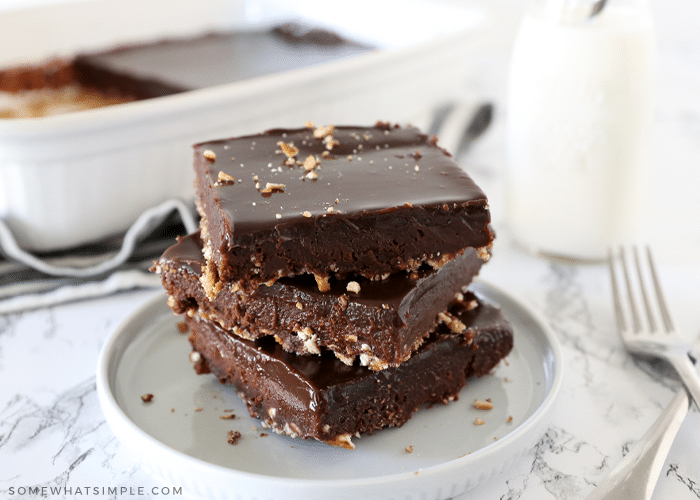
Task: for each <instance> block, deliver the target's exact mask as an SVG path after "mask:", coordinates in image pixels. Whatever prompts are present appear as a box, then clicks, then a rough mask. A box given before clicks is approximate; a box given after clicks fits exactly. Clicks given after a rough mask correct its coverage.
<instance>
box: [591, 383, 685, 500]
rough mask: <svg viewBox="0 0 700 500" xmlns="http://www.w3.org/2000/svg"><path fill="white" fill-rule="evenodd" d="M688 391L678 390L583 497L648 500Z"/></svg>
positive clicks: (676, 429) (611, 499) (609, 499)
mask: <svg viewBox="0 0 700 500" xmlns="http://www.w3.org/2000/svg"><path fill="white" fill-rule="evenodd" d="M688 404H689V399H688V393H687V392H686V391H685V390H684V389H681V390H680V391H678V393H676V396H675V397H674V398H673V399H672V400H671V402H670V403H669V405H668V406H667V407H666V409H665V410H664V411H663V413H661V415H659V417H658V418H657V419H656V421H655V422H654V423H653V424H652V426H651V427H650V428H649V430H648V431H647V432H646V433H645V434H644V436H642V438H641V439H640V440H639V441H638V442H637V444H636V445H635V446H634V447H633V448H632V450H630V452H629V453H628V454H627V455H625V458H623V459H622V461H621V462H620V463H619V464H618V465H617V467H615V468H614V469H613V470H612V472H610V474H608V476H607V477H606V478H605V479H603V481H601V482H600V484H598V486H597V487H596V489H595V490H593V492H591V494H590V495H589V496H588V497H586V500H619V499H621V498H625V499H626V498H635V499H638V500H648V499H650V498H651V496H652V493H653V492H654V487H655V486H656V482H657V480H658V478H659V475H660V473H661V469H662V467H663V465H664V462H665V461H666V456H667V455H668V452H669V450H670V449H671V445H672V444H673V440H674V438H675V437H676V433H677V432H678V429H680V427H681V424H682V423H683V420H685V416H686V414H687V413H688Z"/></svg>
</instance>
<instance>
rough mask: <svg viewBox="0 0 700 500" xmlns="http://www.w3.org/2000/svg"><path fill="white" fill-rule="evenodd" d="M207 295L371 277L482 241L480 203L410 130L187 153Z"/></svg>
mask: <svg viewBox="0 0 700 500" xmlns="http://www.w3.org/2000/svg"><path fill="white" fill-rule="evenodd" d="M194 168H195V173H196V180H195V192H196V195H197V203H198V209H199V211H200V215H201V216H202V221H201V227H202V239H203V241H204V243H205V257H206V258H207V268H206V270H205V273H204V276H203V280H202V281H203V284H204V287H205V290H206V291H207V294H208V295H209V296H210V297H214V296H216V294H217V293H218V292H219V290H220V289H221V287H222V286H223V283H224V282H234V283H236V285H237V286H239V287H242V288H244V287H256V286H258V285H259V284H260V283H265V282H268V283H269V282H274V281H275V280H277V279H278V278H281V277H285V276H295V275H299V274H304V273H308V274H313V275H314V276H315V278H316V280H317V282H318V286H319V289H321V290H322V291H323V290H325V289H327V288H328V280H329V278H330V277H336V278H338V279H344V278H346V277H347V276H349V275H352V274H356V275H360V276H363V277H365V278H368V279H381V278H383V277H386V276H388V275H390V274H393V273H397V272H400V271H404V270H407V269H408V270H415V269H418V268H419V267H420V266H421V265H422V264H424V263H428V264H430V265H431V266H433V267H435V268H439V267H441V266H442V265H444V264H445V263H446V262H448V261H449V260H450V259H453V258H454V257H456V256H457V255H459V254H461V253H462V252H464V250H465V249H467V248H473V249H476V250H477V251H478V253H479V255H480V256H481V257H482V258H483V259H484V260H486V259H487V258H488V249H489V248H490V245H491V243H492V240H493V234H492V232H491V230H490V227H489V223H490V213H489V208H488V202H487V199H486V195H485V194H484V193H483V191H482V190H481V189H480V188H479V187H478V186H477V185H476V184H475V183H474V181H473V180H472V179H471V178H470V177H469V176H468V175H467V173H466V172H465V171H464V170H462V169H461V168H460V167H459V165H458V164H457V163H456V162H455V161H454V159H453V158H452V157H451V156H450V154H449V153H447V152H446V151H444V150H443V149H441V148H440V147H438V145H437V140H436V139H435V138H432V139H431V138H428V137H427V136H426V135H425V134H422V133H421V132H420V131H419V130H418V129H416V128H414V127H399V126H391V125H389V124H385V123H377V124H376V125H375V126H371V127H352V126H343V127H316V128H314V127H313V126H312V125H311V124H309V126H308V127H305V128H300V129H293V130H284V129H276V130H270V131H267V132H265V133H262V134H258V135H251V136H246V137H238V138H232V139H225V140H218V141H211V142H204V143H200V144H197V145H195V154H194Z"/></svg>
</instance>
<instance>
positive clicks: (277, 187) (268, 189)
mask: <svg viewBox="0 0 700 500" xmlns="http://www.w3.org/2000/svg"><path fill="white" fill-rule="evenodd" d="M285 187H287V186H286V185H284V184H278V183H276V182H268V183H267V184H265V187H264V188H263V189H261V190H260V192H261V193H272V192H273V191H282V190H283V189H284V188H285Z"/></svg>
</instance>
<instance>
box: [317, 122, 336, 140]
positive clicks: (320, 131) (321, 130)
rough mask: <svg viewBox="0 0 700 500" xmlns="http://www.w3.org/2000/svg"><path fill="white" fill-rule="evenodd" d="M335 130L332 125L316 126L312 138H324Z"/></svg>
mask: <svg viewBox="0 0 700 500" xmlns="http://www.w3.org/2000/svg"><path fill="white" fill-rule="evenodd" d="M333 132H335V127H334V126H333V125H326V126H325V127H316V129H315V130H314V138H316V139H325V138H326V137H328V136H330V135H333Z"/></svg>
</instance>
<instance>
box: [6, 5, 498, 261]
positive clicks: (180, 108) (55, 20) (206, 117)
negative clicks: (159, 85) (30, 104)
mask: <svg viewBox="0 0 700 500" xmlns="http://www.w3.org/2000/svg"><path fill="white" fill-rule="evenodd" d="M291 5H293V7H292V6H291ZM486 17H487V11H485V10H484V9H483V8H480V7H475V6H473V5H470V4H466V5H459V4H455V3H453V4H449V3H448V4H445V3H441V2H436V1H435V0H425V1H394V0H383V1H382V0H374V1H370V0H355V1H353V2H352V3H344V2H338V3H334V2H325V1H319V0H313V1H312V0H305V1H297V2H287V3H284V2H281V1H280V2H275V1H263V0H260V1H254V2H253V1H249V2H243V0H239V1H236V0H200V1H198V2H170V1H167V0H149V1H148V2H142V1H141V0H118V1H115V0H94V1H92V2H72V3H64V4H60V5H57V6H53V5H52V6H47V7H41V8H34V9H25V10H21V11H13V12H6V13H2V14H0V46H1V47H3V48H8V49H6V50H5V49H4V50H3V51H2V53H1V54H0V66H10V65H19V64H26V63H30V62H36V61H40V60H42V59H44V58H47V57H51V56H55V55H71V54H73V53H75V52H76V51H80V50H92V49H96V48H107V47H109V46H111V45H113V44H115V43H123V42H129V41H135V40H138V41H146V40H151V39H158V38H162V37H165V36H185V35H190V34H193V33H200V32H203V31H207V30H212V29H234V28H245V27H249V26H253V25H255V26H259V25H266V24H273V23H275V22H279V21H287V20H290V19H291V18H296V20H302V21H307V22H309V23H313V24H317V25H322V26H325V27H328V28H331V29H334V30H335V31H337V32H340V33H341V34H342V35H345V36H347V37H350V38H353V39H355V40H358V41H365V42H369V43H371V44H374V45H376V46H378V47H380V50H378V51H374V52H370V53H367V54H363V55H361V56H357V57H354V58H352V59H346V60H341V61H336V62H332V63H327V64H324V65H321V66H316V67H312V68H305V69H300V70H294V71H288V72H284V73H279V74H276V75H272V76H267V77H260V78H255V79H251V80H247V81H243V82H238V83H233V84H228V85H221V86H217V87H213V88H209V89H203V90H196V91H191V92H185V93H182V94H177V95H172V96H168V97H161V98H157V99H150V100H145V101H139V102H134V103H127V104H120V105H117V106H112V107H107V108H102V109H96V110H90V111H82V112H75V113H68V114H64V115H57V116H51V117H46V118H33V119H10V120H0V217H2V218H3V219H4V220H5V221H6V223H7V224H8V226H9V227H10V228H11V230H12V232H13V234H14V235H15V237H16V238H17V240H18V242H19V244H20V246H22V247H23V248H25V249H28V250H41V251H44V250H56V249H63V248H67V247H71V246H74V245H78V244H83V243H86V242H90V241H95V240H98V239H100V238H103V237H105V236H109V235H112V234H115V233H119V232H122V231H124V230H125V229H126V228H127V227H129V225H130V224H131V223H132V222H133V221H134V220H135V219H136V218H137V217H138V215H139V214H140V213H141V212H143V211H144V210H145V209H147V208H149V207H151V206H154V205H156V204H158V203H160V202H162V201H163V200H165V199H168V198H172V197H182V198H186V199H189V198H192V196H193V188H192V179H193V174H192V168H191V160H192V153H191V145H192V144H193V143H195V142H199V141H203V140H208V139H213V138H218V137H227V136H234V135H240V134H246V133H256V132H260V131H263V130H265V129H268V128H272V127H277V126H285V127H287V126H289V127H298V126H302V125H303V124H304V123H305V122H306V121H313V122H316V123H319V124H328V123H354V124H364V123H374V122H375V121H376V120H379V119H381V120H389V121H392V122H402V121H405V120H408V119H410V117H411V116H413V115H414V114H415V113H416V111H417V110H419V109H422V108H425V107H428V106H430V105H431V104H434V103H437V102H439V101H442V100H443V99H445V98H446V97H447V96H452V95H454V94H455V93H458V92H459V90H460V88H461V87H462V86H463V85H464V83H465V79H466V78H467V75H468V72H469V63H468V61H467V56H468V53H469V50H470V47H471V45H472V40H473V34H474V31H475V30H476V29H477V28H479V27H482V26H483V25H484V23H485V20H486Z"/></svg>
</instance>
